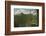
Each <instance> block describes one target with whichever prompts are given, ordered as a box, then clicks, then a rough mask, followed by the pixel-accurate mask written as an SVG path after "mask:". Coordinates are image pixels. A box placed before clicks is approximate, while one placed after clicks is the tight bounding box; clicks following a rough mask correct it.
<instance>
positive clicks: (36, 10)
mask: <svg viewBox="0 0 46 36" xmlns="http://www.w3.org/2000/svg"><path fill="white" fill-rule="evenodd" d="M44 8H45V7H44V3H36V2H20V1H5V34H6V35H18V34H33V33H44V32H45V9H44Z"/></svg>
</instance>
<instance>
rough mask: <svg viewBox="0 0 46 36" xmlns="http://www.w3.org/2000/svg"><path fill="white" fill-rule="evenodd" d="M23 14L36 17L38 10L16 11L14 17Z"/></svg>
mask: <svg viewBox="0 0 46 36" xmlns="http://www.w3.org/2000/svg"><path fill="white" fill-rule="evenodd" d="M21 13H23V14H33V15H36V14H37V10H36V9H14V15H18V14H21Z"/></svg>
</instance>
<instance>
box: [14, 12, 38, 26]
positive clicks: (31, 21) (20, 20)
mask: <svg viewBox="0 0 46 36" xmlns="http://www.w3.org/2000/svg"><path fill="white" fill-rule="evenodd" d="M36 26H38V19H37V14H36V15H32V14H23V13H21V14H18V15H14V27H36Z"/></svg>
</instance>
